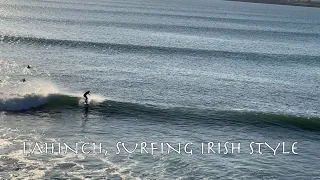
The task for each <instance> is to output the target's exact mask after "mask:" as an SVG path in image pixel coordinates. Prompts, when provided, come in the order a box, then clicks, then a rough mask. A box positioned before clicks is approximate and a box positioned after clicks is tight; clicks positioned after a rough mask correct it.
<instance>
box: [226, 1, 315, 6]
mask: <svg viewBox="0 0 320 180" xmlns="http://www.w3.org/2000/svg"><path fill="white" fill-rule="evenodd" d="M226 1H235V2H249V3H261V4H277V5H288V6H303V7H314V8H320V2H319V3H313V2H300V1H286V0H226Z"/></svg>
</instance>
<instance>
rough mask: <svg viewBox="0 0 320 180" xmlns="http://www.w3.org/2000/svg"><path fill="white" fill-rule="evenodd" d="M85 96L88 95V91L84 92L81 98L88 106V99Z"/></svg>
mask: <svg viewBox="0 0 320 180" xmlns="http://www.w3.org/2000/svg"><path fill="white" fill-rule="evenodd" d="M87 95H90V91H87V92H85V93H84V95H83V97H84V98H86V99H85V100H84V102H85V103H86V104H88V97H87Z"/></svg>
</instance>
